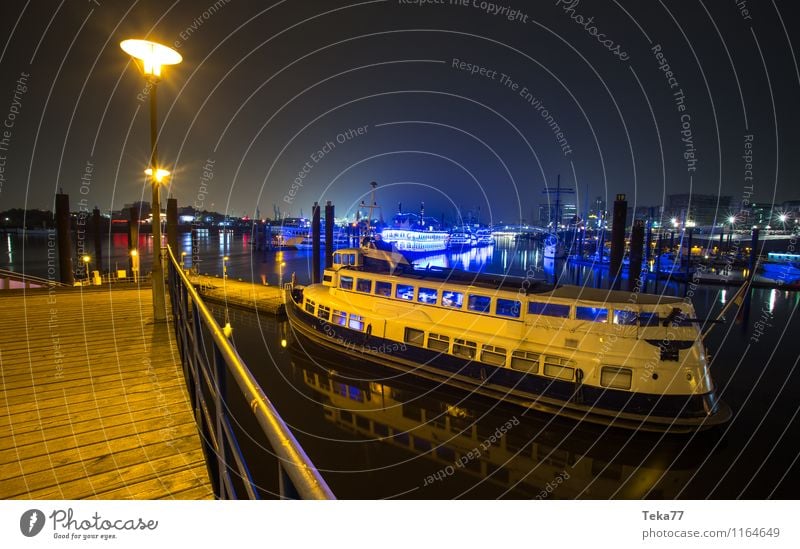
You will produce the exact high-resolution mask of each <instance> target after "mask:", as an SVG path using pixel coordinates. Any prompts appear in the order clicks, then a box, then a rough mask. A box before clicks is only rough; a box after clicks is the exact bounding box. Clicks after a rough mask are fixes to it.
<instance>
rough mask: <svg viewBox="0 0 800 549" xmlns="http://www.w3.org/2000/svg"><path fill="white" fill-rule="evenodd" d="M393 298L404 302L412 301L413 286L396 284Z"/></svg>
mask: <svg viewBox="0 0 800 549" xmlns="http://www.w3.org/2000/svg"><path fill="white" fill-rule="evenodd" d="M394 296H395V297H396V298H398V299H405V300H406V301H413V300H414V286H411V285H409V284H398V285H397V290H395V293H394Z"/></svg>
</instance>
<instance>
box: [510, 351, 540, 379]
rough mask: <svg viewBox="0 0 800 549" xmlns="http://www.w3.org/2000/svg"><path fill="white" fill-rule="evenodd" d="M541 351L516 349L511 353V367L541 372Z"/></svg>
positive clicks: (523, 370) (533, 372)
mask: <svg viewBox="0 0 800 549" xmlns="http://www.w3.org/2000/svg"><path fill="white" fill-rule="evenodd" d="M539 358H540V355H539V353H531V352H529V351H514V352H513V353H511V367H512V368H513V369H514V370H519V371H520V372H528V373H531V374H536V373H538V372H539Z"/></svg>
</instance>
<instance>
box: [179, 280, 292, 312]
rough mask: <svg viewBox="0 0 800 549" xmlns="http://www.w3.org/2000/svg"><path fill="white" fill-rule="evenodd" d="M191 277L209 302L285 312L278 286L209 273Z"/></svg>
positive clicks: (260, 310)
mask: <svg viewBox="0 0 800 549" xmlns="http://www.w3.org/2000/svg"><path fill="white" fill-rule="evenodd" d="M190 279H191V281H192V284H193V285H194V286H195V287H196V288H197V291H198V293H199V294H200V295H201V296H202V298H203V300H204V301H205V302H207V303H218V304H223V305H233V306H237V307H241V308H244V309H248V310H255V311H259V312H262V313H268V314H274V315H282V314H284V313H285V311H284V308H283V296H282V293H281V289H280V288H279V287H278V286H265V285H263V284H256V283H253V282H245V281H242V280H233V279H231V278H228V279H227V280H225V281H223V280H222V279H221V278H219V277H213V276H208V275H193V276H191V277H190ZM286 282H289V280H288V279H287V280H286Z"/></svg>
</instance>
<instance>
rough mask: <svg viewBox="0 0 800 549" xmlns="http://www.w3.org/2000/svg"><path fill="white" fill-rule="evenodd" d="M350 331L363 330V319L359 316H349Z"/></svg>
mask: <svg viewBox="0 0 800 549" xmlns="http://www.w3.org/2000/svg"><path fill="white" fill-rule="evenodd" d="M348 326H349V327H350V329H352V330H358V331H359V332H360V331H361V330H363V329H364V317H363V316H361V315H354V314H352V313H351V314H350V323H349V324H348Z"/></svg>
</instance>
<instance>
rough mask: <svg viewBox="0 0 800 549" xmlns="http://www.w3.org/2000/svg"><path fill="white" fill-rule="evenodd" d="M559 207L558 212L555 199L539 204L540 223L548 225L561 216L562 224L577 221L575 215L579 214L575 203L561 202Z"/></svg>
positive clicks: (544, 225)
mask: <svg viewBox="0 0 800 549" xmlns="http://www.w3.org/2000/svg"><path fill="white" fill-rule="evenodd" d="M558 209H559V212H558V213H557V212H556V203H555V201H553V202H549V203H542V204H539V224H540V225H541V226H543V227H547V226H548V225H550V223H551V222H553V221H554V220H555V219H556V218H559V224H560V225H565V226H569V225H572V224H573V223H575V217H576V216H577V215H578V208H577V206H575V204H571V203H563V204H559V205H558ZM559 214H560V215H559Z"/></svg>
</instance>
